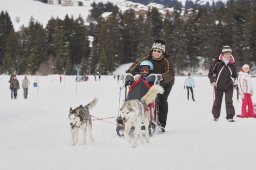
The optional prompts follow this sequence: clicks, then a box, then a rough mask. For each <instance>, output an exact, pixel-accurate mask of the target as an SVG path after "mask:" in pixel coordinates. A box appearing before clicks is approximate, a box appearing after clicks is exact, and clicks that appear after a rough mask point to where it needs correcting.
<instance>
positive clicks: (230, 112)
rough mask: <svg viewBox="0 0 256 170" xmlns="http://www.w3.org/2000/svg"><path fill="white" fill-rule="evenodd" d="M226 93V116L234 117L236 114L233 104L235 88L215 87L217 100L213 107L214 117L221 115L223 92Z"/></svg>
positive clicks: (228, 117)
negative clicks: (223, 88)
mask: <svg viewBox="0 0 256 170" xmlns="http://www.w3.org/2000/svg"><path fill="white" fill-rule="evenodd" d="M224 93H225V103H226V114H227V116H226V118H227V119H233V117H234V116H235V108H234V106H233V99H232V98H233V88H229V89H226V90H222V89H218V88H215V100H214V103H213V107H212V114H213V116H214V118H219V117H220V111H221V103H222V98H223V94H224Z"/></svg>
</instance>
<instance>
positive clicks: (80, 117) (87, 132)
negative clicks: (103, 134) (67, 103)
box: [68, 98, 98, 145]
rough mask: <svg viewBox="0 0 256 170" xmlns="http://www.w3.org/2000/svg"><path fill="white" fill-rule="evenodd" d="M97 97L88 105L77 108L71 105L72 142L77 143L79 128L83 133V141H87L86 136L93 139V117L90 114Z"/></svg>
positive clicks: (69, 116)
mask: <svg viewBox="0 0 256 170" xmlns="http://www.w3.org/2000/svg"><path fill="white" fill-rule="evenodd" d="M97 101H98V100H97V98H94V99H93V101H91V102H90V103H89V104H87V105H86V106H82V105H80V106H78V107H77V108H75V109H72V108H71V107H70V109H69V115H68V118H69V120H70V127H71V140H72V144H73V145H75V144H77V142H78V130H79V129H81V130H82V134H83V143H84V144H85V143H86V136H88V137H89V138H90V140H91V141H93V137H92V119H91V115H90V112H89V111H90V110H91V109H92V108H93V107H94V106H95V105H96V103H97Z"/></svg>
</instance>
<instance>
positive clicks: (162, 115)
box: [158, 83, 173, 127]
mask: <svg viewBox="0 0 256 170" xmlns="http://www.w3.org/2000/svg"><path fill="white" fill-rule="evenodd" d="M172 86H173V83H172V84H168V85H165V86H162V87H163V88H164V93H163V94H160V95H159V96H158V102H159V113H158V120H159V123H160V125H161V126H162V127H165V126H166V120H167V114H168V101H167V99H168V96H169V94H170V92H171V90H172Z"/></svg>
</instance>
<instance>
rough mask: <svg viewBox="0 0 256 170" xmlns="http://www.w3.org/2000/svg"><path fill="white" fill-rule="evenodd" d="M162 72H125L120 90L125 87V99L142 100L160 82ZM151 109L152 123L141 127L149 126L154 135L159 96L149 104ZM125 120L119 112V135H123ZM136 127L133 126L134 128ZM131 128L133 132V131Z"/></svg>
mask: <svg viewBox="0 0 256 170" xmlns="http://www.w3.org/2000/svg"><path fill="white" fill-rule="evenodd" d="M161 77H162V76H161V74H149V75H147V76H145V75H143V74H141V73H138V74H135V75H132V74H125V75H124V85H123V86H122V88H120V91H121V90H122V89H124V95H125V97H124V98H125V99H124V100H125V101H128V100H134V99H138V100H140V99H141V98H142V97H143V96H144V95H145V94H146V93H147V92H148V91H149V89H150V88H151V87H152V86H153V85H157V84H160V80H161ZM149 109H150V124H149V127H145V126H144V124H142V125H141V129H142V130H145V128H148V130H149V135H150V136H152V135H153V133H154V132H155V130H156V127H157V126H158V112H159V107H158V100H157V98H156V99H155V100H154V101H153V102H152V103H151V104H150V105H149ZM124 121H125V120H124V119H123V117H122V115H120V114H119V112H118V117H117V119H116V122H117V126H116V133H117V135H118V136H120V137H121V136H123V135H124V134H123V133H124V125H125V122H124ZM133 129H134V128H132V130H133ZM132 130H131V133H132Z"/></svg>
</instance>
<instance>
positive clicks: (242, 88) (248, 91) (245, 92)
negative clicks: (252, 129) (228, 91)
mask: <svg viewBox="0 0 256 170" xmlns="http://www.w3.org/2000/svg"><path fill="white" fill-rule="evenodd" d="M249 71H250V67H249V65H248V64H244V65H243V67H242V69H241V71H240V72H239V76H238V88H239V94H240V95H241V98H242V110H241V114H240V115H237V117H241V118H248V117H253V118H256V115H255V113H254V109H253V103H252V98H251V96H252V95H253V88H252V80H251V75H250V74H249Z"/></svg>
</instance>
